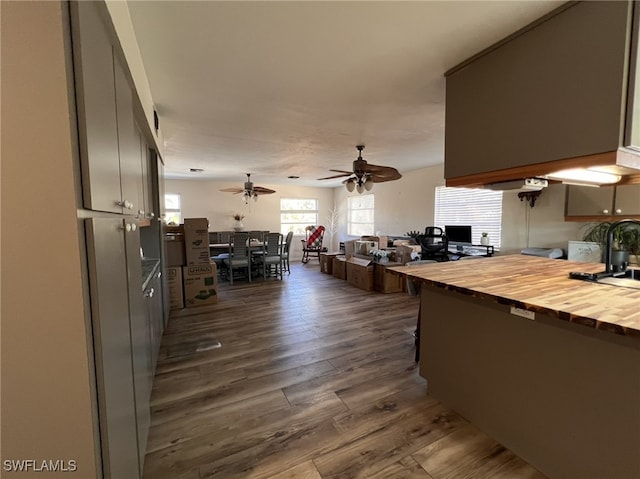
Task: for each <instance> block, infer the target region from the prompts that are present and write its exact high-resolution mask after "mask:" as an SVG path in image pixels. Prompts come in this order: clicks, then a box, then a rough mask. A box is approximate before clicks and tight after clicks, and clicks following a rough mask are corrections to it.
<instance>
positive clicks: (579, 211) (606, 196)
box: [566, 185, 615, 216]
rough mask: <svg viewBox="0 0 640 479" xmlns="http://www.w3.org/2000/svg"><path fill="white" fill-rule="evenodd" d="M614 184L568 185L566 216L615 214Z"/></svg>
mask: <svg viewBox="0 0 640 479" xmlns="http://www.w3.org/2000/svg"><path fill="white" fill-rule="evenodd" d="M614 188H615V187H614V186H601V187H599V188H595V187H591V186H575V185H569V186H568V187H567V208H566V216H606V215H612V214H613V193H614Z"/></svg>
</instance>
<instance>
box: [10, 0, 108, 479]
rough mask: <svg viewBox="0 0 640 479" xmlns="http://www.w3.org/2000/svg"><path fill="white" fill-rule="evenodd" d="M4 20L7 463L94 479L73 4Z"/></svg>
mask: <svg viewBox="0 0 640 479" xmlns="http://www.w3.org/2000/svg"><path fill="white" fill-rule="evenodd" d="M0 9H1V12H2V13H1V15H0V17H1V20H2V26H1V29H0V31H1V32H2V42H1V44H2V55H1V58H2V68H1V71H2V81H1V83H2V141H1V144H2V152H1V155H2V269H1V271H2V409H1V412H0V416H1V417H2V431H1V435H2V458H3V459H29V458H33V459H36V460H44V459H51V460H56V459H60V460H64V461H69V460H72V459H73V460H75V461H77V467H78V470H77V471H76V473H75V474H74V473H71V474H70V476H75V477H82V478H95V477H97V475H98V473H97V469H98V463H97V460H96V453H97V451H96V450H95V449H94V444H96V443H94V440H96V441H97V430H94V423H93V413H94V410H93V406H92V404H93V403H92V395H93V387H94V379H92V377H91V372H90V371H91V370H92V369H93V368H94V365H93V362H92V360H91V359H90V352H89V347H90V346H88V341H89V338H90V334H91V333H90V329H89V325H88V324H87V320H86V315H85V309H84V307H85V303H84V300H83V293H84V290H83V287H84V283H83V273H82V272H83V256H84V253H83V240H82V239H81V238H82V237H81V235H80V231H79V225H78V219H77V204H76V185H75V181H74V180H75V178H74V167H75V165H76V163H75V159H74V157H75V154H76V150H75V148H76V143H77V134H76V132H75V131H74V130H73V129H72V125H73V124H74V122H75V117H74V115H73V113H72V111H70V107H71V105H72V104H73V100H72V99H71V96H72V93H70V91H69V90H68V85H70V84H72V80H71V78H70V77H69V76H68V75H70V74H71V73H70V65H69V64H67V63H66V61H68V60H69V59H70V55H71V53H70V49H69V48H67V47H68V46H69V44H68V43H67V41H66V40H67V38H66V37H65V32H66V30H68V27H67V24H68V18H67V15H66V12H67V5H66V4H64V3H61V2H0ZM67 33H68V32H67ZM66 464H68V463H66ZM0 475H3V477H4V474H3V473H0ZM6 475H7V476H11V477H36V476H40V474H35V475H34V474H33V473H29V472H27V473H26V474H25V473H22V474H20V473H16V474H12V473H6ZM44 476H48V475H47V474H43V477H44ZM49 476H51V477H53V476H56V477H61V476H60V475H58V474H55V473H54V474H53V475H49Z"/></svg>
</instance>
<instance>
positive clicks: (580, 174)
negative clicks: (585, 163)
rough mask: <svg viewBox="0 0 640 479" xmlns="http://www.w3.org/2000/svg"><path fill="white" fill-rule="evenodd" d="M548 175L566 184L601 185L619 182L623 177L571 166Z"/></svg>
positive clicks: (549, 177)
mask: <svg viewBox="0 0 640 479" xmlns="http://www.w3.org/2000/svg"><path fill="white" fill-rule="evenodd" d="M546 177H547V178H548V179H550V180H556V181H561V182H562V183H564V184H565V185H581V186H600V185H609V184H612V183H617V182H618V181H620V179H621V178H622V177H621V176H620V175H614V174H613V173H605V172H604V171H597V170H593V169H589V168H571V169H568V170H560V171H556V172H554V173H549V174H548V175H546Z"/></svg>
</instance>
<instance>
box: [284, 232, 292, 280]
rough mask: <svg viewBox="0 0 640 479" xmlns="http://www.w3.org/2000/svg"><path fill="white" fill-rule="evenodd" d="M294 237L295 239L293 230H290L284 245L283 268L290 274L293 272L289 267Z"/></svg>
mask: <svg viewBox="0 0 640 479" xmlns="http://www.w3.org/2000/svg"><path fill="white" fill-rule="evenodd" d="M292 239H293V231H289V232H288V233H287V236H286V238H285V239H284V243H283V245H282V268H283V270H285V271H286V272H287V273H289V274H291V269H290V267H289V252H290V251H291V240H292Z"/></svg>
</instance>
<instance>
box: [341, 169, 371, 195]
mask: <svg viewBox="0 0 640 479" xmlns="http://www.w3.org/2000/svg"><path fill="white" fill-rule="evenodd" d="M344 185H345V186H346V187H347V190H348V191H349V193H351V192H352V191H353V190H357V191H358V193H360V194H362V193H363V192H364V191H365V190H366V191H371V190H372V188H373V180H372V179H371V178H369V177H367V175H366V174H362V175H361V176H358V175H357V174H356V175H355V178H349V179H348V180H347V181H346V182H345V184H344Z"/></svg>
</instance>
